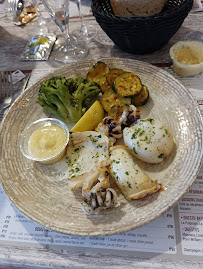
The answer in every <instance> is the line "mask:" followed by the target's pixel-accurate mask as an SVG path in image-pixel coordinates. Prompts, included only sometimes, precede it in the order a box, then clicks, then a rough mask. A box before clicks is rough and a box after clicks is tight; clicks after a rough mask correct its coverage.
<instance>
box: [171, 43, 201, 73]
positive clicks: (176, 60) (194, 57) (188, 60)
mask: <svg viewBox="0 0 203 269" xmlns="http://www.w3.org/2000/svg"><path fill="white" fill-rule="evenodd" d="M169 54H170V57H171V59H172V61H173V70H174V71H175V72H176V73H177V74H178V75H181V76H194V75H197V74H199V73H201V72H202V71H203V42H199V41H179V42H177V43H176V44H174V45H173V46H172V47H171V48H170V51H169Z"/></svg>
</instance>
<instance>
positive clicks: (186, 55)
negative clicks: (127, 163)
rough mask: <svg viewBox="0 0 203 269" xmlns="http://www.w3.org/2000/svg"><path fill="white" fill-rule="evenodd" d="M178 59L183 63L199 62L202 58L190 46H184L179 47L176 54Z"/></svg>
mask: <svg viewBox="0 0 203 269" xmlns="http://www.w3.org/2000/svg"><path fill="white" fill-rule="evenodd" d="M174 56H175V58H176V60H177V61H179V62H181V63H183V64H199V63H200V60H199V58H198V57H197V56H196V55H195V53H194V51H193V50H192V49H191V48H188V47H182V48H179V49H177V51H176V52H175V54H174Z"/></svg>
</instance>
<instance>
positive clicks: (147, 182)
mask: <svg viewBox="0 0 203 269" xmlns="http://www.w3.org/2000/svg"><path fill="white" fill-rule="evenodd" d="M110 153H111V155H110V159H111V165H110V172H111V176H112V177H113V179H114V181H115V182H116V184H117V185H118V187H119V189H120V190H121V192H122V193H123V194H124V196H125V197H126V198H127V199H131V200H136V199H140V198H143V197H145V196H146V195H148V194H152V193H155V192H157V191H158V190H159V189H160V184H159V183H158V182H157V180H152V179H151V178H150V177H149V176H148V175H146V174H145V173H144V172H143V171H142V170H141V169H140V167H139V166H138V165H137V164H136V163H135V162H134V160H133V157H132V155H131V153H130V151H129V150H128V147H127V146H123V145H118V146H114V147H112V148H111V149H110Z"/></svg>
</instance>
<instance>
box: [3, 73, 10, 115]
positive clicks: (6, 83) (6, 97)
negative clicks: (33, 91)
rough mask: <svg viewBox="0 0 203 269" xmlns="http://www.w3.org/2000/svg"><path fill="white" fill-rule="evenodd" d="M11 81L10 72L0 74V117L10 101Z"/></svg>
mask: <svg viewBox="0 0 203 269" xmlns="http://www.w3.org/2000/svg"><path fill="white" fill-rule="evenodd" d="M12 96H13V81H12V75H11V72H10V71H5V72H0V115H1V113H2V112H3V110H4V109H6V108H7V107H8V106H9V105H10V103H11V100H12Z"/></svg>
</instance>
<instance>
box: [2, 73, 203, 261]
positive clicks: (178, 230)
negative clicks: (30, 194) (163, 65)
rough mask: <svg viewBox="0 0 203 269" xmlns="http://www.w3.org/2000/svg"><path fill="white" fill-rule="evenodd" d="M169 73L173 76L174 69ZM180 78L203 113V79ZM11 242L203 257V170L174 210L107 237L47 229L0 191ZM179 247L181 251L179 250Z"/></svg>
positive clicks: (7, 237)
mask: <svg viewBox="0 0 203 269" xmlns="http://www.w3.org/2000/svg"><path fill="white" fill-rule="evenodd" d="M167 69H168V70H167V71H169V72H171V73H172V70H171V69H170V68H167ZM46 72H47V70H33V72H32V76H31V79H30V82H29V84H30V85H31V84H32V83H33V82H34V81H36V80H37V79H39V78H40V77H41V76H43V75H45V73H46ZM49 72H50V70H49ZM173 75H174V74H173ZM177 78H178V79H179V80H181V82H182V83H183V84H184V85H185V86H186V87H187V88H188V89H189V90H190V92H191V94H192V95H193V97H194V98H195V99H196V100H197V103H198V104H199V106H200V109H201V111H202V113H203V88H202V85H203V75H200V76H197V80H196V82H195V83H196V84H195V85H191V84H190V80H189V79H188V78H181V79H180V78H179V77H177ZM11 242H12V243H18V244H26V245H29V244H35V246H36V247H41V246H42V245H49V246H51V247H53V248H54V247H57V248H61V249H66V248H68V249H71V248H72V247H74V249H76V248H78V249H79V248H80V251H81V248H85V251H87V250H88V249H89V250H90V251H95V250H97V251H99V250H101V249H103V250H104V249H106V250H114V251H120V250H121V251H124V250H125V251H128V252H129V253H133V252H136V255H138V254H137V253H142V255H143V253H145V254H147V253H161V254H166V255H182V257H184V256H188V255H196V256H199V257H203V168H202V169H201V171H200V172H199V174H198V177H197V179H196V181H195V182H194V184H193V185H192V187H191V188H190V190H189V191H188V193H187V194H186V195H185V196H184V197H183V198H182V200H181V201H180V202H179V203H178V206H176V207H175V208H174V209H171V210H170V211H168V212H167V213H165V214H164V215H162V216H161V217H160V218H158V219H157V220H155V221H153V222H151V223H149V224H147V225H145V226H143V227H141V228H138V229H136V230H133V231H129V232H126V233H122V234H118V235H112V236H105V237H78V236H72V235H66V234H61V233H57V232H55V231H52V230H50V229H47V228H45V227H43V226H41V225H39V224H37V223H35V222H33V221H32V220H31V219H29V218H27V217H26V216H25V215H23V214H22V213H21V212H20V211H19V210H18V209H17V208H16V207H15V206H14V205H13V204H12V203H11V201H10V200H9V199H8V197H7V196H6V194H5V193H4V190H3V188H2V187H0V244H2V245H6V244H10V243H11ZM178 244H180V245H181V247H177V245H178ZM75 247H76V248H75ZM179 252H181V253H179Z"/></svg>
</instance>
